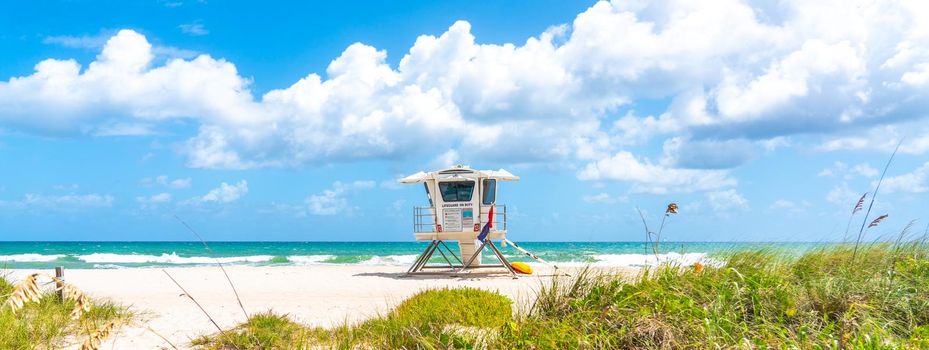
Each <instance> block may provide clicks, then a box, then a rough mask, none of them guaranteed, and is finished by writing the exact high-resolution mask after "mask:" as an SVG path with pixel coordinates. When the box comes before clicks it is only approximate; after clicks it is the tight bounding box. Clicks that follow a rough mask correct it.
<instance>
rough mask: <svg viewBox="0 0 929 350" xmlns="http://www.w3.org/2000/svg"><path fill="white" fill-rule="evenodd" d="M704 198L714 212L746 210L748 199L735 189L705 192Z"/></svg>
mask: <svg viewBox="0 0 929 350" xmlns="http://www.w3.org/2000/svg"><path fill="white" fill-rule="evenodd" d="M706 200H707V202H708V203H709V204H710V207H711V208H713V210H714V211H716V212H726V211H730V210H748V200H747V199H745V196H743V195H742V194H741V193H739V192H738V191H736V190H735V189H729V190H723V191H713V192H707V193H706Z"/></svg>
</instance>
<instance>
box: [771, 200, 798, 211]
mask: <svg viewBox="0 0 929 350" xmlns="http://www.w3.org/2000/svg"><path fill="white" fill-rule="evenodd" d="M796 207H797V204H796V203H794V202H792V201H789V200H786V199H778V200H775V201H774V202H773V203H771V207H770V208H771V209H794V208H796Z"/></svg>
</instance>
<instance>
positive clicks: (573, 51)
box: [0, 0, 929, 191]
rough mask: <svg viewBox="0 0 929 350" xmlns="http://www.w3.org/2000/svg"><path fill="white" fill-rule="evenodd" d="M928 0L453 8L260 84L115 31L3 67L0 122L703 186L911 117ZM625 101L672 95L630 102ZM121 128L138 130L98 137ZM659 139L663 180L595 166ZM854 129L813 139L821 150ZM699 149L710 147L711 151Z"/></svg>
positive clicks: (195, 146)
mask: <svg viewBox="0 0 929 350" xmlns="http://www.w3.org/2000/svg"><path fill="white" fill-rule="evenodd" d="M927 7H929V4H927V3H924V2H915V1H882V2H878V3H874V2H867V1H836V2H827V3H818V4H810V3H809V2H804V1H784V2H780V3H778V4H777V6H771V5H768V4H766V3H753V2H746V1H741V0H721V1H700V2H693V1H686V0H666V1H655V2H648V3H643V2H638V1H634V2H629V1H616V2H605V1H601V2H597V3H595V4H594V5H592V6H591V7H590V8H588V9H586V10H585V11H583V12H582V13H580V14H578V15H577V16H576V17H575V18H574V20H573V21H572V22H571V23H569V24H565V25H555V26H552V27H550V29H548V30H546V31H544V32H542V33H539V34H538V35H536V36H533V37H530V38H527V39H526V40H525V41H524V42H520V43H504V44H482V43H480V41H479V40H478V38H475V36H474V35H473V34H472V32H471V25H470V24H469V23H468V22H464V21H459V22H455V23H454V24H452V25H451V26H450V27H449V28H448V29H447V30H446V31H445V32H444V33H441V34H440V35H423V36H420V37H419V38H417V39H416V41H415V43H414V44H413V46H412V47H410V49H409V50H408V52H407V53H405V55H404V56H403V57H402V58H401V59H400V61H399V64H398V65H397V66H396V67H392V66H390V65H389V64H388V63H387V59H386V58H387V53H386V52H385V51H383V50H379V49H377V48H375V47H372V46H369V45H365V44H363V43H355V44H352V45H349V46H348V47H347V48H346V49H345V50H344V51H343V52H342V53H341V54H340V55H339V56H338V57H336V58H335V59H333V60H332V61H331V63H330V64H329V66H328V67H327V69H326V71H325V73H324V74H323V73H311V74H308V75H306V76H304V77H303V78H301V79H299V80H297V81H296V82H295V83H293V84H291V85H290V86H285V87H281V88H279V89H274V90H271V91H268V92H267V93H265V94H263V95H261V96H257V95H256V94H254V93H253V92H252V91H251V90H250V79H248V78H245V77H242V76H241V75H240V74H239V73H238V71H237V69H236V67H235V65H234V64H233V63H232V62H228V61H226V60H224V59H221V58H215V57H212V56H210V55H199V56H196V57H191V58H189V59H180V58H175V59H168V60H166V61H165V62H164V63H163V64H159V63H158V62H157V61H156V60H154V57H156V56H157V55H158V52H157V51H158V50H157V49H158V48H157V47H154V48H153V46H152V45H151V44H150V43H149V41H148V39H147V38H146V37H145V36H143V35H141V34H139V33H138V32H135V31H132V30H121V31H119V32H117V33H116V34H115V35H113V36H112V37H110V38H108V39H107V41H106V43H105V44H104V45H103V47H102V50H101V51H100V53H99V55H97V57H96V59H95V60H94V61H93V62H90V63H89V64H88V65H86V67H83V66H81V65H80V64H79V63H78V62H77V61H75V60H68V59H64V60H62V59H47V60H44V61H41V62H39V63H38V64H36V66H35V71H34V72H33V73H32V74H29V75H26V76H21V77H13V78H10V79H9V80H7V81H5V82H0V127H3V128H7V129H15V130H18V131H22V132H28V133H37V134H59V135H82V134H83V135H110V134H143V132H142V130H143V129H142V128H141V126H144V125H147V126H157V125H161V124H162V123H165V122H167V121H168V120H170V119H192V120H194V121H195V122H196V125H198V131H197V134H196V135H193V136H192V137H190V138H189V139H188V140H186V142H184V145H183V147H181V148H180V149H181V150H182V152H183V153H184V155H185V157H186V159H187V163H188V165H189V166H192V167H205V168H249V167H263V166H296V165H303V164H312V163H318V162H333V161H351V160H359V159H371V158H390V159H393V158H400V157H425V158H426V159H436V160H437V161H447V160H449V159H451V158H452V156H454V157H453V158H455V160H458V161H464V162H469V161H471V160H475V159H481V160H482V161H485V162H494V161H497V162H511V163H512V162H520V163H531V162H551V161H552V160H568V161H575V162H585V163H587V165H586V168H588V169H589V168H591V167H593V169H592V170H589V171H588V170H587V169H585V171H582V172H581V173H582V174H585V175H584V176H583V177H589V178H602V179H610V178H612V179H616V180H620V181H630V182H632V183H634V184H638V185H640V187H641V188H646V189H648V188H652V189H661V188H663V189H665V190H667V189H670V188H679V189H682V190H688V191H693V190H707V189H718V188H720V187H727V186H731V185H732V184H734V180H732V179H731V178H729V177H728V175H727V173H725V172H714V171H712V170H710V169H723V168H730V167H734V166H738V165H739V164H741V163H743V162H745V161H746V160H747V159H750V158H751V157H752V155H753V154H754V153H755V150H754V148H755V145H761V146H762V147H765V149H772V148H769V147H768V146H771V145H777V144H780V140H785V137H789V136H790V135H794V134H819V135H825V136H827V137H830V138H831V137H833V136H836V135H837V133H846V132H852V131H854V130H861V129H862V128H868V127H871V126H873V125H880V124H897V123H905V122H917V121H921V120H923V119H925V117H926V114H925V112H924V111H925V110H926V109H927V108H926V107H929V103H927V102H926V101H929V98H927V97H929V96H927V93H929V90H927V89H926V88H925V86H926V84H927V81H929V78H927V77H929V73H927V72H929V68H927V67H929V63H927V62H929V50H926V49H925V47H927V46H929V27H927V26H925V25H924V23H927V22H929V8H927ZM188 29H189V30H191V31H197V30H196V27H195V26H191V27H190V28H188ZM200 29H201V30H202V31H203V32H205V29H203V28H200ZM59 41H60V42H61V43H65V42H70V41H65V40H59ZM74 45H84V44H81V43H80V41H77V42H75V43H74ZM489 77H491V78H489ZM639 101H668V103H667V106H663V107H661V108H659V110H658V112H654V113H644V112H643V111H640V110H637V106H638V104H637V102H639ZM119 125H123V126H134V128H129V127H123V128H122V129H120V128H116V129H115V130H117V131H120V130H122V132H113V130H114V128H113V126H119ZM108 128H109V129H108ZM907 132H910V131H909V130H907ZM926 135H929V133H926ZM658 137H664V138H667V139H670V141H669V142H671V144H670V146H674V145H675V142H677V144H678V145H688V146H691V147H678V148H673V147H671V148H670V150H671V151H674V153H673V155H674V157H671V158H668V160H669V162H668V163H662V164H661V165H655V164H650V163H641V162H640V165H642V166H643V167H645V168H650V167H659V168H660V169H659V170H662V171H663V172H664V173H665V174H668V173H670V174H671V175H672V176H665V177H656V179H658V180H657V183H652V181H647V179H645V178H643V177H641V176H633V177H631V178H630V177H629V176H625V175H621V174H618V173H617V172H615V171H614V172H611V173H612V176H604V174H601V173H603V172H602V171H599V172H598V171H597V170H596V169H597V168H598V166H599V165H598V164H600V163H601V162H606V163H609V162H614V161H616V160H615V158H617V156H618V155H620V157H625V156H624V155H626V154H629V152H630V148H628V146H630V145H638V144H644V143H646V142H648V141H650V140H651V139H653V138H658ZM849 137H851V136H849ZM674 140H677V141H674ZM859 141H860V140H844V141H843V140H838V139H836V140H827V141H825V142H826V143H827V144H826V145H823V147H822V149H824V150H834V149H847V148H849V147H859V146H858V145H859V144H862V142H859ZM919 145H921V146H913V147H915V148H913V149H912V150H911V151H910V150H909V148H905V150H904V151H905V152H918V151H925V150H929V137H927V138H926V139H925V142H923V143H920V144H919ZM714 147H721V148H722V149H724V150H725V152H723V153H721V154H719V155H714V154H713V153H712V152H707V150H710V149H713V148H714ZM861 147H865V146H861ZM775 148H776V147H775ZM448 150H455V151H454V152H455V153H454V154H452V153H447V152H448ZM630 155H631V154H630ZM632 160H635V157H634V156H633V157H632ZM621 161H622V159H621ZM626 162H627V163H628V159H627V160H626ZM647 172H651V170H649V171H647ZM662 178H670V179H673V180H663V179H662ZM709 180H714V181H715V182H718V183H717V184H715V185H710V184H709V182H713V181H709ZM688 184H689V185H688Z"/></svg>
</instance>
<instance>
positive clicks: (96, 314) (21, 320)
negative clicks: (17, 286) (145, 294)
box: [0, 278, 133, 349]
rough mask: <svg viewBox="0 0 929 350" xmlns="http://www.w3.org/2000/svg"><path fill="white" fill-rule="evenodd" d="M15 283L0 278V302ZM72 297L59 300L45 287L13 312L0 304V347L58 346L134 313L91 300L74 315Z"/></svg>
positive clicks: (98, 330)
mask: <svg viewBox="0 0 929 350" xmlns="http://www.w3.org/2000/svg"><path fill="white" fill-rule="evenodd" d="M13 290H14V285H13V284H12V283H10V282H9V281H7V280H6V279H4V278H0V305H3V304H5V303H6V301H7V299H8V298H9V297H10V295H11V294H12V292H13ZM74 309H75V301H73V300H65V301H63V302H62V301H59V300H58V297H57V295H56V294H55V293H54V292H53V291H48V290H46V291H44V292H43V293H42V294H41V296H40V297H39V300H38V301H37V302H29V303H26V304H24V305H23V307H22V308H21V309H19V310H17V311H16V312H15V313H14V312H12V311H11V310H10V308H9V307H2V308H0V349H58V348H61V347H63V346H66V345H69V344H74V343H77V344H81V343H82V342H83V341H84V339H85V338H87V337H89V336H91V335H93V334H97V333H101V332H100V331H101V330H103V329H104V328H107V327H109V328H112V327H113V325H114V324H121V323H123V322H128V321H129V320H131V319H132V318H133V314H132V313H131V312H130V311H129V310H128V309H126V308H124V307H121V306H118V305H115V304H112V303H106V302H94V301H92V302H91V304H90V306H89V308H88V309H87V311H85V312H82V313H81V314H80V316H78V317H73V316H72V312H73V311H74Z"/></svg>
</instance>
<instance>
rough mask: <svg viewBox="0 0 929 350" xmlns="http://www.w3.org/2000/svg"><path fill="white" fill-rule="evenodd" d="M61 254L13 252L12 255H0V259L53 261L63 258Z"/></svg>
mask: <svg viewBox="0 0 929 350" xmlns="http://www.w3.org/2000/svg"><path fill="white" fill-rule="evenodd" d="M63 257H64V255H63V254H50V255H43V254H13V255H0V261H11V262H49V261H55V260H58V259H60V258H63Z"/></svg>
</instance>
